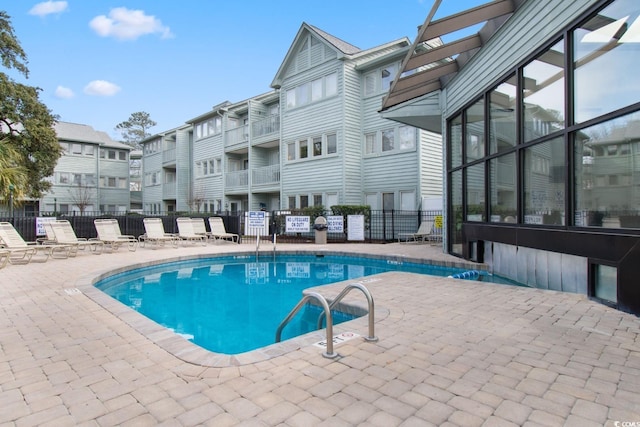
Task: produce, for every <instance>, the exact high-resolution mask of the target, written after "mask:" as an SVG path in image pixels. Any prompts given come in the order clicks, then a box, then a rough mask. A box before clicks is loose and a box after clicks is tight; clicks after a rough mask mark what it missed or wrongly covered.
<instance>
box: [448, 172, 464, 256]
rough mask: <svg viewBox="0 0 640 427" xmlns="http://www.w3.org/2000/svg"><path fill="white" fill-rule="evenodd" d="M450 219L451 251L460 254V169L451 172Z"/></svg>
mask: <svg viewBox="0 0 640 427" xmlns="http://www.w3.org/2000/svg"><path fill="white" fill-rule="evenodd" d="M450 185H451V200H450V201H449V205H450V206H451V221H449V227H450V228H449V236H450V240H451V252H452V253H454V254H458V255H462V222H463V221H462V171H461V170H458V171H455V172H453V173H451V182H450Z"/></svg>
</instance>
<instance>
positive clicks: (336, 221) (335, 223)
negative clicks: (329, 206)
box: [327, 215, 344, 233]
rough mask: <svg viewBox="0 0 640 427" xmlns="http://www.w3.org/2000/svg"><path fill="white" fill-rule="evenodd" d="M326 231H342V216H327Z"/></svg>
mask: <svg viewBox="0 0 640 427" xmlns="http://www.w3.org/2000/svg"><path fill="white" fill-rule="evenodd" d="M327 226H328V228H327V231H328V232H329V233H344V218H343V217H342V215H329V216H327Z"/></svg>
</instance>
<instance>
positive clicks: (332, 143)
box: [327, 133, 338, 154]
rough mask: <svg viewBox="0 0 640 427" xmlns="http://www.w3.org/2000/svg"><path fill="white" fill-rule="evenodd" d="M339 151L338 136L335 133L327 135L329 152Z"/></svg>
mask: <svg viewBox="0 0 640 427" xmlns="http://www.w3.org/2000/svg"><path fill="white" fill-rule="evenodd" d="M337 152H338V136H337V135H336V134H335V133H330V134H328V135H327V154H336V153H337Z"/></svg>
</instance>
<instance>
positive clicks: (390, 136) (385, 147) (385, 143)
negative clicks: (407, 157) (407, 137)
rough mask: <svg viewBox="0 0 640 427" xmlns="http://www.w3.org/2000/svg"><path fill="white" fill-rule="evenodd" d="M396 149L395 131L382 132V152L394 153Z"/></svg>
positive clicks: (386, 130)
mask: <svg viewBox="0 0 640 427" xmlns="http://www.w3.org/2000/svg"><path fill="white" fill-rule="evenodd" d="M394 148H395V129H385V130H383V131H382V151H393V149H394Z"/></svg>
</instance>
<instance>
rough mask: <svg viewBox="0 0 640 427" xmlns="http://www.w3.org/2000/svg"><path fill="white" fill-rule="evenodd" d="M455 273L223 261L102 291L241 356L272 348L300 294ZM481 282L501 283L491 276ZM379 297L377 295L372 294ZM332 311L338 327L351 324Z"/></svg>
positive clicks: (307, 326)
mask: <svg viewBox="0 0 640 427" xmlns="http://www.w3.org/2000/svg"><path fill="white" fill-rule="evenodd" d="M385 271H408V272H413V273H420V274H431V275H436V276H449V275H452V274H456V273H461V272H463V271H464V270H460V269H454V268H445V267H439V266H432V265H426V264H418V263H407V262H397V261H390V260H380V259H370V258H362V257H350V256H349V257H347V256H338V255H326V256H317V255H278V256H277V258H275V259H274V258H272V257H264V259H263V258H260V259H259V260H258V261H256V259H255V256H225V257H215V258H205V259H196V260H188V261H179V262H170V263H166V264H161V265H156V266H150V267H144V268H139V269H135V270H131V271H127V272H124V273H119V274H116V275H113V276H110V277H108V278H106V279H103V280H101V281H100V282H98V283H96V285H95V286H96V287H97V288H98V289H101V290H102V291H103V292H105V293H107V294H108V295H110V296H111V297H113V298H115V299H117V300H118V301H120V302H122V303H123V304H126V305H127V306H129V307H131V308H133V309H134V310H136V311H138V312H140V313H141V314H143V315H145V316H146V317H148V318H150V319H152V320H154V321H155V322H157V323H159V324H161V325H163V326H165V327H167V328H169V329H172V330H173V331H175V332H176V333H178V334H181V335H182V336H184V337H185V338H187V339H188V340H190V341H192V342H193V343H195V344H197V345H199V346H200V347H203V348H205V349H207V350H210V351H214V352H217V353H224V354H237V353H242V352H246V351H250V350H254V349H256V348H260V347H264V346H266V345H270V344H273V343H274V341H275V333H276V329H277V328H278V325H279V324H280V322H281V321H282V319H284V318H285V317H286V316H287V314H288V313H289V312H290V311H291V309H292V308H293V307H294V306H295V305H296V304H297V303H298V301H300V299H301V298H302V290H303V289H306V288H309V287H313V286H319V285H324V284H329V283H335V282H339V281H343V280H350V279H357V278H360V277H364V276H368V275H372V274H377V273H382V272H385ZM480 278H481V279H483V278H484V279H485V280H486V279H491V280H492V281H495V280H496V279H495V278H493V277H492V276H488V275H486V274H481V275H480ZM374 298H375V295H374ZM320 313H321V312H320V310H319V309H318V308H317V307H314V306H312V305H307V306H306V307H305V308H304V309H303V310H301V311H300V313H299V314H298V315H296V317H295V318H294V319H292V320H291V322H289V324H288V325H287V326H286V327H285V329H284V330H283V333H282V339H283V340H285V339H288V338H291V337H294V336H298V335H301V334H304V333H307V332H310V331H313V330H315V329H316V328H315V326H316V323H317V319H318V316H319V315H320ZM352 318H353V317H352V316H349V315H346V314H344V313H334V323H340V322H342V321H345V320H350V319H352Z"/></svg>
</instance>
